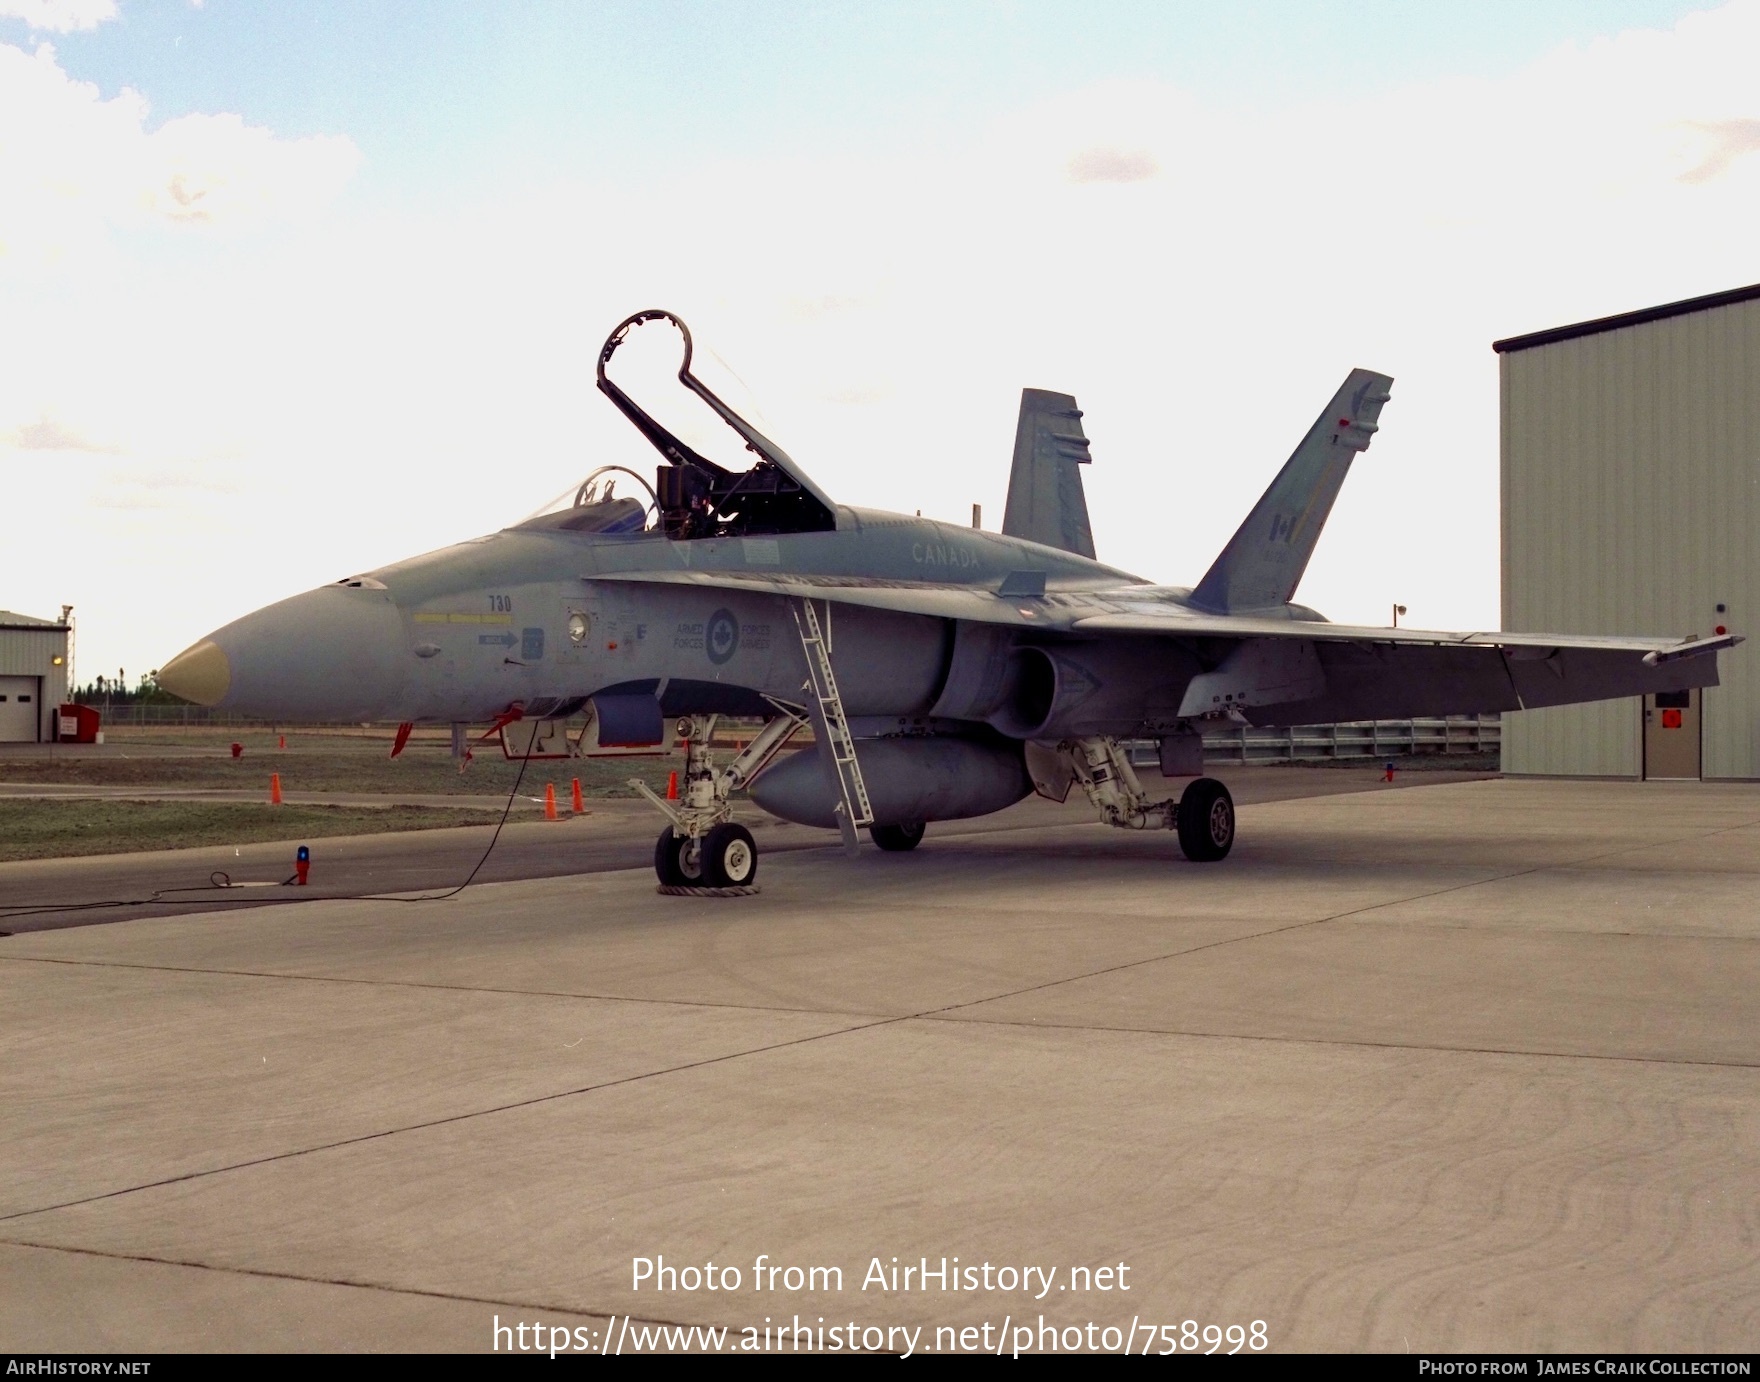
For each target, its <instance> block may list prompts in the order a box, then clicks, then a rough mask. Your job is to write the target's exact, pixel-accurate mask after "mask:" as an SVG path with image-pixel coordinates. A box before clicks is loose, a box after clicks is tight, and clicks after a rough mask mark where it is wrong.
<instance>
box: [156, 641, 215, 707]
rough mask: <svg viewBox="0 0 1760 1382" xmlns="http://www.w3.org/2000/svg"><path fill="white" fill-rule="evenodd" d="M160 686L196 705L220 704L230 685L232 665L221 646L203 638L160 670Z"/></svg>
mask: <svg viewBox="0 0 1760 1382" xmlns="http://www.w3.org/2000/svg"><path fill="white" fill-rule="evenodd" d="M159 685H160V686H162V687H164V688H165V689H166V690H167V691H169V692H170V693H171V694H172V695H173V696H176V697H178V698H179V699H181V700H186V701H190V702H192V703H194V704H196V705H219V704H220V702H221V701H222V700H224V699H225V697H226V689H227V687H229V686H231V685H232V664H231V663H230V662H228V661H227V660H226V654H225V653H224V652H222V651H221V649H220V645H219V644H218V643H216V642H214V640H213V639H211V638H205V639H203V640H202V641H201V642H200V643H198V644H196V645H195V647H193V648H185V649H184V650H183V651H182V652H181V653H179V654H178V655H177V656H176V657H174V658H172V659H171V661H169V662H167V663H166V664H165V665H164V666H163V667H161V668H160V669H159Z"/></svg>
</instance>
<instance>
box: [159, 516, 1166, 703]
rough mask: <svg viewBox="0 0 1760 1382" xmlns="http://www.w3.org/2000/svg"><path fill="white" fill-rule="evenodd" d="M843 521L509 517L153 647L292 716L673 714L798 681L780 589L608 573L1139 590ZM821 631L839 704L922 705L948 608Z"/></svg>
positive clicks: (1080, 572) (1087, 567)
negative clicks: (841, 679) (173, 649)
mask: <svg viewBox="0 0 1760 1382" xmlns="http://www.w3.org/2000/svg"><path fill="white" fill-rule="evenodd" d="M838 523H839V526H838V528H837V529H836V530H834V531H826V532H811V533H781V534H775V535H771V536H762V537H706V538H700V539H689V540H674V539H670V538H668V537H665V536H663V535H662V534H660V533H658V532H656V531H654V530H651V529H650V530H648V531H638V532H625V533H604V532H575V531H566V530H563V529H560V528H554V527H551V528H547V527H544V526H542V525H532V524H527V525H521V526H519V527H515V528H509V529H504V530H502V531H500V532H497V533H491V534H488V535H486V536H483V537H480V538H475V539H472V540H471V541H468V542H463V543H460V544H458V545H456V546H452V547H447V548H442V549H440V550H438V551H434V552H429V553H427V554H425V555H423V556H419V557H414V558H411V559H409V560H406V561H401V562H397V563H395V564H393V565H390V566H386V567H383V568H380V569H378V570H375V571H371V572H367V573H364V574H362V575H359V576H354V577H350V578H348V579H346V580H342V581H339V582H337V583H335V584H334V585H328V586H323V587H320V588H318V589H316V590H312V591H307V592H306V593H304V594H302V595H296V596H294V597H292V598H291V599H288V600H283V601H281V602H279V603H277V604H274V605H270V606H268V607H266V608H264V609H262V610H259V611H257V612H256V613H254V614H250V615H246V616H245V617H244V618H242V619H239V620H236V621H234V622H233V623H231V624H228V625H226V626H225V627H223V628H221V629H218V630H216V631H215V632H214V633H213V634H211V635H209V637H208V639H206V640H204V642H203V643H201V644H198V645H197V646H196V647H195V648H192V649H190V650H189V651H188V652H186V653H184V654H182V655H180V656H179V657H178V658H177V659H174V660H173V662H171V663H169V664H167V666H166V667H165V668H164V669H163V671H162V672H161V681H162V683H163V684H164V685H165V686H166V687H167V689H169V690H171V691H173V693H174V694H179V695H183V696H185V697H186V698H187V699H191V700H194V701H197V702H198V703H203V704H208V705H214V706H218V707H222V708H225V709H229V710H235V711H238V712H240V713H244V714H249V715H254V716H262V717H265V718H271V719H288V720H295V719H306V720H339V721H405V720H408V721H417V722H422V721H477V722H480V721H484V720H491V719H494V718H495V717H496V716H498V715H501V714H503V713H504V712H505V711H507V710H508V709H509V708H510V707H512V706H514V705H519V706H521V707H522V708H523V710H524V712H525V713H526V714H528V715H541V714H546V713H554V712H556V711H557V710H558V708H559V707H567V706H569V705H571V703H572V704H573V705H575V706H578V704H579V703H580V701H581V700H582V699H584V698H586V697H591V696H594V695H597V694H600V693H604V692H608V691H610V692H618V691H625V690H627V691H648V692H653V693H655V694H657V695H658V697H659V698H660V700H661V701H662V703H663V706H664V709H665V711H666V713H668V714H673V713H688V712H691V711H697V712H716V711H721V712H726V713H740V712H744V713H753V714H758V713H763V712H764V708H765V703H764V701H763V697H764V696H765V695H772V696H777V697H781V698H783V699H793V698H797V697H798V693H799V690H800V687H801V683H802V679H803V674H804V667H805V663H804V661H803V657H802V653H801V650H800V646H799V642H798V639H797V637H796V632H795V628H794V624H793V622H792V619H791V618H790V616H789V614H788V611H787V608H786V602H785V601H783V600H782V599H780V598H778V597H777V596H775V595H773V594H767V593H764V592H763V591H761V590H753V591H751V592H747V591H744V590H726V589H702V588H694V587H689V586H667V585H657V584H648V583H632V582H630V581H628V580H619V579H615V578H616V577H619V576H625V577H627V576H629V575H631V574H639V573H644V572H683V571H699V572H705V573H733V574H751V575H759V576H761V575H763V574H765V573H769V574H773V575H779V574H783V573H787V574H790V575H802V574H806V575H811V576H814V577H821V578H826V579H827V580H828V581H832V582H836V581H840V580H841V581H845V582H849V583H852V584H856V585H859V584H860V583H862V582H864V581H885V582H892V583H898V582H912V583H915V582H920V583H923V584H925V585H940V586H955V587H966V588H970V589H974V590H986V591H994V590H995V589H997V587H998V586H999V584H1000V583H1001V582H1002V581H1003V580H1004V579H1005V578H1006V577H1007V576H1009V574H1010V573H1013V572H1019V571H1032V572H1035V573H1042V574H1043V576H1044V578H1045V583H1046V588H1047V590H1048V592H1050V593H1051V595H1052V597H1053V598H1055V597H1056V593H1057V592H1058V591H1059V590H1065V591H1071V592H1075V591H1084V590H1086V591H1093V590H1102V589H1112V590H1116V589H1119V588H1121V587H1125V588H1136V589H1141V590H1143V591H1144V593H1145V594H1147V593H1148V583H1147V582H1144V581H1142V579H1141V578H1140V577H1136V576H1133V575H1131V574H1130V573H1128V572H1125V571H1121V570H1118V569H1116V568H1114V567H1109V566H1106V565H1103V564H1102V563H1099V562H1096V561H1091V560H1089V559H1087V558H1084V557H1080V556H1076V555H1074V554H1071V553H1068V552H1063V551H1059V550H1057V549H1055V548H1050V547H1044V546H1041V545H1039V544H1037V543H1032V542H1026V541H1022V540H1020V539H1017V538H1011V537H1006V536H1003V535H1001V534H997V533H990V532H985V531H982V530H978V529H972V528H963V527H958V526H955V525H952V524H947V523H940V522H936V521H934V520H932V519H925V518H917V517H911V516H908V515H902V514H892V513H885V512H880V511H873V510H857V509H850V508H840V509H839V510H838ZM1154 593H1155V596H1156V597H1157V598H1158V599H1160V600H1178V599H1180V598H1181V597H1183V595H1184V594H1185V592H1184V591H1181V590H1170V589H1166V588H1154ZM827 595H828V597H830V598H831V599H833V600H834V599H835V587H834V586H832V587H828V588H827ZM831 637H832V644H833V649H834V652H835V656H836V659H837V662H838V664H839V666H848V667H850V668H851V669H852V670H853V671H854V674H853V675H850V676H848V677H846V678H845V685H844V694H845V697H846V701H847V706H846V708H847V710H848V713H849V714H851V715H852V716H907V717H908V716H923V715H928V714H930V713H931V712H932V711H934V710H935V708H936V706H937V703H938V702H939V701H941V700H942V699H943V693H944V692H945V691H946V690H947V680H948V673H949V667H950V661H951V659H952V656H953V652H954V644H955V642H956V631H955V629H954V621H952V620H948V619H940V618H934V617H929V616H924V615H918V614H908V613H900V612H896V611H887V610H878V609H867V608H859V607H855V606H849V605H839V606H838V607H837V609H836V613H835V615H834V616H833V618H832V630H831ZM192 669H193V673H192ZM968 709H969V707H968Z"/></svg>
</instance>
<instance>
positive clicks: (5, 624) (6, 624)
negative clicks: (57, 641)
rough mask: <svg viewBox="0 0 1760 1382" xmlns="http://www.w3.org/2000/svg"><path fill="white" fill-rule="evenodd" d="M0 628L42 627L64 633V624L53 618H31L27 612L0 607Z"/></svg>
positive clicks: (65, 630)
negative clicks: (20, 612) (17, 612)
mask: <svg viewBox="0 0 1760 1382" xmlns="http://www.w3.org/2000/svg"><path fill="white" fill-rule="evenodd" d="M0 629H43V630H46V631H52V632H56V633H66V632H67V625H66V624H57V623H56V622H55V621H54V620H53V619H33V618H31V616H30V615H28V614H14V613H13V612H12V611H11V610H9V609H0Z"/></svg>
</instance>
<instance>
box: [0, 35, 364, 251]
mask: <svg viewBox="0 0 1760 1382" xmlns="http://www.w3.org/2000/svg"><path fill="white" fill-rule="evenodd" d="M148 115H149V108H148V105H147V102H146V100H145V99H144V98H143V97H142V96H141V95H140V94H139V93H138V92H135V91H133V90H130V89H128V88H124V89H123V90H122V91H121V92H119V93H118V94H117V95H116V96H114V97H112V98H110V99H109V100H105V99H103V98H102V97H101V96H100V94H99V92H98V89H97V87H95V86H93V85H92V84H90V83H88V82H79V81H75V80H73V79H72V78H70V77H69V76H68V75H67V73H66V72H65V71H63V70H62V68H61V66H60V64H59V63H58V62H57V60H56V55H55V50H54V48H53V47H52V46H50V45H49V44H41V45H39V46H38V47H37V48H36V49H35V51H34V52H30V53H27V52H25V51H23V50H22V49H20V48H16V47H13V46H11V45H8V44H0V270H5V269H8V268H11V269H13V270H20V269H26V268H38V269H40V268H53V267H54V266H55V265H57V264H59V263H65V262H68V261H72V260H77V259H79V258H81V257H86V256H92V255H98V254H101V253H102V252H103V247H104V245H105V244H106V243H107V242H108V241H109V240H110V239H111V237H112V236H113V235H114V234H115V233H117V232H118V231H130V230H139V229H144V228H150V227H152V226H155V225H157V226H202V227H207V228H210V229H245V230H248V229H252V228H255V227H259V226H263V225H267V224H273V223H276V222H279V221H286V220H289V219H292V218H297V217H300V216H302V215H304V214H306V213H308V212H310V211H312V210H314V209H317V208H321V207H323V206H324V205H326V204H327V203H328V202H329V201H330V200H331V199H332V198H334V196H335V195H336V194H337V192H339V191H340V190H341V188H342V186H343V185H344V184H345V183H346V182H347V181H348V179H349V178H350V177H351V176H352V175H353V174H354V172H355V170H356V168H357V167H358V166H359V164H360V151H359V150H358V149H357V148H356V147H355V145H354V143H353V141H351V140H349V139H347V138H345V137H341V136H318V137H313V138H308V139H279V138H277V137H276V136H275V135H274V134H273V133H272V132H271V131H269V130H266V129H263V128H261V127H258V126H252V125H247V124H245V123H244V121H243V120H242V119H240V118H239V117H238V116H236V115H228V114H221V115H202V114H197V115H186V116H182V117H180V118H178V119H175V120H169V121H166V122H165V123H164V124H163V125H161V126H160V127H159V128H158V129H155V130H149V129H148V128H147V122H148Z"/></svg>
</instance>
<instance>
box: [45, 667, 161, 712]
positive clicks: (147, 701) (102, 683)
mask: <svg viewBox="0 0 1760 1382" xmlns="http://www.w3.org/2000/svg"><path fill="white" fill-rule="evenodd" d="M73 699H74V701H75V703H76V704H78V705H187V704H189V702H187V701H185V700H183V699H181V698H180V697H177V696H173V695H172V694H171V693H170V692H169V691H167V690H166V689H165V688H164V687H162V686H160V685H159V669H158V668H157V667H155V668H154V669H153V670H152V671H150V672H148V673H146V674H145V675H144V676H142V677H140V678H139V679H138V680H137V681H136V682H135V683H134V684H133V685H132V686H131V685H129V681H128V673H127V672H126V671H125V670H123V669H122V668H118V669H117V671H116V675H115V676H113V677H94V678H93V679H92V680H91V681H89V682H87V683H86V684H85V685H84V686H79V687H75V688H74V692H73Z"/></svg>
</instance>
